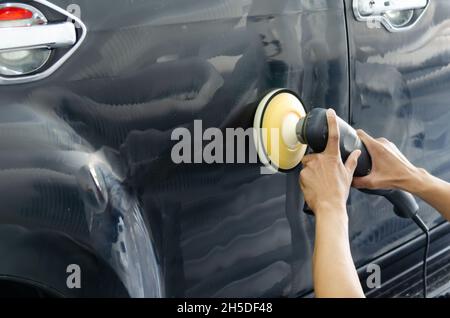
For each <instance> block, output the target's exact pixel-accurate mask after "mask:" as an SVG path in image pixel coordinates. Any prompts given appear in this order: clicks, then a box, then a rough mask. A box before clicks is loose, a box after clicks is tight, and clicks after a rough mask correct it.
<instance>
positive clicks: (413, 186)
mask: <svg viewBox="0 0 450 318" xmlns="http://www.w3.org/2000/svg"><path fill="white" fill-rule="evenodd" d="M401 187H402V188H403V189H405V190H406V191H408V192H410V193H412V194H414V195H416V196H418V197H420V198H421V199H422V200H424V201H425V202H427V203H428V204H430V205H431V206H432V207H433V208H435V209H436V210H438V211H439V212H440V213H441V214H442V216H443V217H445V218H446V219H447V220H449V221H450V183H448V182H445V181H444V180H441V179H439V178H436V177H434V176H432V175H431V174H429V173H428V172H427V171H425V170H424V169H417V171H415V173H413V174H411V176H410V177H409V178H408V179H407V180H405V181H404V184H402V185H401Z"/></svg>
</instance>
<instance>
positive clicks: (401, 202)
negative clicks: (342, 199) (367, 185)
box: [360, 189, 419, 219]
mask: <svg viewBox="0 0 450 318" xmlns="http://www.w3.org/2000/svg"><path fill="white" fill-rule="evenodd" d="M360 191H362V192H364V193H368V194H372V195H381V196H383V197H385V198H386V199H387V200H388V201H389V202H391V204H392V205H393V206H394V212H395V214H397V216H399V217H401V218H405V219H409V218H412V217H414V216H415V215H416V214H417V213H418V212H419V205H418V204H417V201H416V199H415V198H414V196H413V195H412V194H411V193H408V192H405V191H402V190H367V189H360Z"/></svg>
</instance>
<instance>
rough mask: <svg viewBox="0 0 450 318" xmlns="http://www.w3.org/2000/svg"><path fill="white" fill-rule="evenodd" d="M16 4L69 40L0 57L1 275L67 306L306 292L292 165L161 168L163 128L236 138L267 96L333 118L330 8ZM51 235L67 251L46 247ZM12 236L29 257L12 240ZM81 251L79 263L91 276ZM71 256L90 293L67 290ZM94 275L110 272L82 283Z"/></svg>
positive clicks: (85, 1)
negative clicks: (27, 58) (294, 97)
mask: <svg viewBox="0 0 450 318" xmlns="http://www.w3.org/2000/svg"><path fill="white" fill-rule="evenodd" d="M0 3H2V4H6V3H10V1H0ZM14 3H16V6H17V3H19V4H27V5H30V6H33V7H35V8H38V9H39V10H41V11H43V12H45V16H46V17H47V19H48V24H55V23H62V22H64V21H71V22H75V27H76V32H75V34H74V33H73V30H72V29H71V31H70V32H72V33H71V35H70V36H69V42H68V43H67V42H64V41H63V40H67V39H66V38H65V37H63V38H61V37H59V38H58V41H54V42H52V41H50V42H52V43H50V44H48V43H47V45H44V47H48V46H50V47H52V52H51V56H50V57H48V60H45V63H44V62H43V61H42V60H41V63H43V65H39V63H37V64H38V65H36V63H35V64H32V65H28V64H29V63H28V64H27V65H25V64H26V63H25V62H23V61H22V60H20V56H17V54H16V55H14V54H13V56H16V58H17V59H18V61H16V63H15V67H16V68H13V69H12V71H11V68H12V67H13V66H14V65H13V66H11V65H10V64H8V65H9V66H8V67H9V72H10V73H9V75H8V74H4V76H3V78H2V79H3V81H2V82H1V83H0V84H1V85H0V96H1V98H0V112H1V114H0V121H1V126H0V129H2V133H1V135H0V140H1V143H2V146H1V159H0V164H1V174H2V177H1V182H2V185H1V187H2V190H1V191H0V196H1V202H4V204H3V205H2V207H1V213H0V223H1V224H2V227H3V229H2V230H1V232H0V233H2V234H3V236H4V239H2V240H0V242H1V243H0V244H3V245H4V246H3V247H2V259H3V260H4V259H10V260H11V261H10V262H5V261H1V262H0V263H1V264H0V265H1V266H0V271H1V273H0V274H2V275H6V276H8V275H9V277H20V278H21V279H22V280H25V281H27V282H29V281H33V282H39V284H40V285H41V286H47V287H49V288H53V289H55V290H57V291H58V292H59V293H61V294H68V295H74V296H77V295H78V296H79V295H84V296H86V295H88V296H92V295H99V293H100V294H101V291H102V290H103V291H104V292H106V291H107V290H111V289H112V290H115V291H120V292H117V293H114V292H111V293H108V295H113V296H114V295H122V294H123V291H122V289H121V288H122V287H125V289H126V292H127V294H128V295H130V296H133V297H145V296H148V297H158V296H168V297H174V296H188V297H189V296H191V297H193V296H197V297H198V296H200V297H201V296H221V297H222V296H223V297H231V296H237V297H239V296H242V297H264V296H275V297H279V296H285V297H288V296H298V295H304V294H306V293H308V292H309V291H311V290H312V273H311V256H312V249H313V234H314V233H313V232H314V231H313V229H314V218H313V217H311V216H307V215H305V214H303V213H302V212H301V210H302V207H303V199H302V197H301V193H300V190H299V186H298V171H294V172H292V173H288V174H281V173H280V174H275V175H261V174H260V165H259V164H206V163H197V164H181V165H177V164H175V163H174V162H173V161H172V160H171V156H170V154H171V147H172V145H173V141H172V140H171V134H172V132H173V130H174V129H176V128H178V127H186V128H188V129H190V130H191V131H193V130H194V129H193V122H194V120H201V121H202V125H203V128H204V129H206V128H208V127H217V128H219V129H225V128H233V127H243V128H248V127H250V126H251V124H252V121H253V115H254V112H255V109H256V105H257V103H258V101H259V99H260V98H262V96H264V94H265V93H266V92H267V91H268V90H270V89H274V88H279V87H286V88H290V89H291V90H293V91H295V92H296V93H298V94H299V95H300V96H301V97H302V99H303V100H304V102H305V104H306V105H307V107H308V108H311V107H327V106H328V107H333V108H334V109H336V111H337V112H338V114H339V115H340V116H341V117H343V118H348V116H349V112H348V103H349V96H348V92H349V87H350V86H349V76H348V74H349V67H348V50H347V36H346V23H345V21H346V17H345V11H344V3H343V2H342V1H335V0H322V1H310V0H278V1H272V0H122V1H110V0H96V1H92V0H51V1H50V2H48V1H44V0H36V1H31V0H30V1H19V0H14ZM51 4H53V5H56V6H57V7H59V8H61V9H63V10H65V11H64V12H61V11H58V12H59V13H58V12H55V9H56V8H55V7H51ZM49 5H50V7H49ZM19 7H20V6H19ZM66 11H70V12H73V13H74V15H75V16H76V17H79V20H77V19H74V17H73V16H67V14H66V13H65V12H66ZM16 13H20V14H25V15H26V14H27V13H26V11H25V13H24V11H20V10H18V11H17V12H16ZM66 26H67V25H66ZM84 27H85V28H84ZM24 30H28V29H20V30H19V29H16V30H14V32H18V31H23V32H25V31H24ZM33 30H34V29H33ZM1 31H2V30H1V29H0V32H1ZM3 31H5V30H3ZM10 31H11V30H10ZM11 32H12V31H11ZM22 34H23V33H22ZM40 35H41V36H42V35H43V34H42V32H41V33H40ZM59 35H61V34H59ZM64 35H66V33H64ZM51 36H52V37H53V36H54V34H53V33H52V34H51ZM11 38H12V40H11V43H12V44H10V45H12V46H13V47H14V45H16V51H17V45H18V44H17V41H16V40H17V39H14V38H13V37H11V36H10V39H11ZM18 38H19V37H18ZM26 38H27V39H28V38H29V37H26ZM32 38H34V37H32ZM38 38H39V37H38ZM20 39H21V40H22V38H20ZM52 39H53V38H50V40H52ZM28 40H29V39H28ZM56 42H57V43H59V44H60V45H58V46H57V45H55V44H54V43H56ZM62 42H64V43H62ZM21 43H23V42H21ZM33 43H34V45H38V44H39V43H36V38H34V42H33ZM41 44H42V43H41ZM74 48H75V49H74ZM35 49H42V48H41V47H37V48H36V47H33V50H35ZM72 49H73V51H71V50H72ZM36 52H37V51H33V53H32V54H37V53H36ZM67 52H71V55H70V56H69V57H67V58H66V59H65V60H63V61H62V62H58V61H61V60H60V59H61V57H64V56H65V54H67ZM3 53H5V52H3ZM6 53H8V52H6ZM47 53H48V52H47ZM4 56H5V55H4ZM33 56H34V55H33ZM6 57H8V54H6ZM9 57H11V55H9ZM21 61H22V62H21ZM3 63H6V62H5V61H3ZM5 65H6V64H4V65H0V67H6V66H7V65H6V66H5ZM25 66H27V67H28V68H26V69H25V71H30V69H31V72H28V73H27V72H25V71H24V67H25ZM33 67H34V68H36V67H37V68H36V69H33ZM48 69H50V70H51V72H47V70H48ZM11 72H12V73H11ZM14 72H15V73H14ZM44 72H45V73H44ZM43 73H44V74H43ZM44 75H45V76H44ZM30 77H31V78H30ZM8 231H10V232H11V231H12V232H14V233H15V234H14V235H10V234H8V233H10V232H8ZM42 231H43V232H44V233H43V234H42ZM33 235H34V236H33ZM44 238H46V239H44ZM63 238H64V240H68V243H67V244H69V245H70V246H72V245H73V246H74V247H73V249H75V248H76V249H77V250H78V251H79V253H74V252H73V253H66V252H64V253H63V252H59V250H58V249H57V248H56V247H53V246H52V245H49V244H50V243H49V242H55V241H56V242H59V241H62V240H63ZM23 240H25V241H27V242H29V245H30V246H29V249H24V248H20V246H21V245H20V242H23ZM32 242H34V243H35V244H34V245H33V244H32ZM16 245H17V246H18V247H17V248H14V249H13V250H12V249H11V248H8V246H16ZM27 246H28V245H27ZM75 246H76V247H75ZM13 251H15V252H16V253H19V254H20V255H16V254H14V253H13ZM44 251H52V253H51V256H49V255H47V254H45V252H44ZM15 255H16V256H15ZM35 255H40V256H41V259H46V260H49V261H46V262H48V263H50V264H44V265H45V266H51V268H52V270H51V272H52V273H55V275H54V277H50V278H49V277H48V276H46V274H45V273H46V272H48V270H45V269H44V268H45V266H44V268H41V267H39V268H34V267H33V265H32V259H33V257H34V256H35ZM61 255H64V257H63V256H61ZM68 255H69V256H70V255H78V256H79V257H78V258H76V259H73V258H70V257H69V256H68ZM86 255H91V256H92V257H94V258H93V259H92V262H91V263H90V265H91V266H90V267H88V266H87V265H83V264H84V263H83V262H82V261H83V260H85V259H86ZM95 260H96V261H95ZM80 262H81V263H80ZM17 263H21V264H28V267H26V266H25V267H26V268H20V267H17V266H14V265H11V264H17ZM44 263H45V262H44ZM70 264H75V265H77V264H78V265H80V267H81V268H80V269H81V273H84V271H87V272H88V273H90V274H89V275H87V277H88V278H89V279H90V280H89V281H90V282H91V283H92V284H91V285H93V286H95V287H96V288H94V290H95V292H92V293H84V294H83V293H82V292H78V291H77V289H76V288H75V289H70V288H68V287H67V286H65V282H66V280H65V278H66V276H67V275H68V274H71V273H72V272H71V271H69V272H67V270H68V267H67V265H70ZM100 265H101V266H100ZM103 267H105V268H108V269H109V271H108V273H111V275H113V276H114V275H115V276H114V277H116V278H115V280H113V279H112V278H109V279H106V278H104V277H103V276H102V277H100V276H99V277H97V276H95V273H97V272H106V271H102V268H103ZM14 268H18V269H17V270H14ZM71 268H73V267H71ZM75 268H76V267H75ZM82 277H86V275H85V276H82ZM96 277H97V278H96ZM86 279H87V278H86ZM117 280H118V282H117V284H116V285H114V288H112V287H108V286H104V281H115V282H116V281H117ZM82 286H85V285H82ZM80 293H81V294H80Z"/></svg>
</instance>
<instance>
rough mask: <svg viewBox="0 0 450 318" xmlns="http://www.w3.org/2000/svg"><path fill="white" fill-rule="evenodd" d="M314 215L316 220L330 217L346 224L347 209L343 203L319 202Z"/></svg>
mask: <svg viewBox="0 0 450 318" xmlns="http://www.w3.org/2000/svg"><path fill="white" fill-rule="evenodd" d="M314 214H315V216H316V218H318V219H321V218H330V216H331V217H332V218H333V219H340V220H342V221H345V222H348V215H347V207H346V204H345V202H340V201H337V202H330V201H324V202H321V203H319V204H317V206H315V208H314Z"/></svg>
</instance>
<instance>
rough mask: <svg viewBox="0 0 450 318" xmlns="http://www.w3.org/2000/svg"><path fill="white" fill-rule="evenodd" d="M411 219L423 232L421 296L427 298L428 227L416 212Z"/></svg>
mask: <svg viewBox="0 0 450 318" xmlns="http://www.w3.org/2000/svg"><path fill="white" fill-rule="evenodd" d="M412 219H413V221H414V222H415V223H416V224H417V226H418V227H419V228H420V229H421V230H422V231H423V232H424V233H425V240H426V243H425V252H424V256H423V264H422V271H423V272H422V275H423V276H422V279H423V298H427V289H428V286H427V285H428V284H427V271H428V269H427V266H428V250H429V249H430V229H429V228H428V226H427V225H426V224H425V222H424V221H423V220H422V219H421V218H420V216H419V215H418V214H416V215H414V217H413V218H412Z"/></svg>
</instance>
